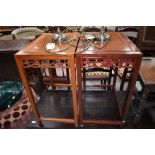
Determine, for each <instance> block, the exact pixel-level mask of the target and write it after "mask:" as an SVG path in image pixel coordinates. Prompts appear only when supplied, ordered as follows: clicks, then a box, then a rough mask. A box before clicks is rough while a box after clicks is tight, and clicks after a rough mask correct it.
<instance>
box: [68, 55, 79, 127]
mask: <svg viewBox="0 0 155 155" xmlns="http://www.w3.org/2000/svg"><path fill="white" fill-rule="evenodd" d="M69 61H70V63H69V65H70V73H71V83H72V100H73V111H74V123H75V127H78V109H77V94H76V72H75V61H74V56H73V57H72V58H71V59H70V60H69Z"/></svg>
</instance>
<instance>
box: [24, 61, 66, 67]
mask: <svg viewBox="0 0 155 155" xmlns="http://www.w3.org/2000/svg"><path fill="white" fill-rule="evenodd" d="M23 64H24V68H56V67H62V68H68V67H69V62H68V60H24V61H23Z"/></svg>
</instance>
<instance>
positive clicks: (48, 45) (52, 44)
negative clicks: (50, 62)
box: [46, 43, 55, 50]
mask: <svg viewBox="0 0 155 155" xmlns="http://www.w3.org/2000/svg"><path fill="white" fill-rule="evenodd" d="M53 49H55V43H48V44H47V45H46V50H53Z"/></svg>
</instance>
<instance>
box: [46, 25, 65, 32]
mask: <svg viewBox="0 0 155 155" xmlns="http://www.w3.org/2000/svg"><path fill="white" fill-rule="evenodd" d="M58 28H59V30H60V31H61V32H63V31H65V30H67V27H66V26H48V29H49V32H50V33H56V32H57V31H58Z"/></svg>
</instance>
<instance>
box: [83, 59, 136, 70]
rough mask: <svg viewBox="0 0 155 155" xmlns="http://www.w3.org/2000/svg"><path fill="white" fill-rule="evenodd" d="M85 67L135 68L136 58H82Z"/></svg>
mask: <svg viewBox="0 0 155 155" xmlns="http://www.w3.org/2000/svg"><path fill="white" fill-rule="evenodd" d="M81 64H82V66H83V68H110V67H118V68H121V67H124V68H125V67H127V68H131V69H132V68H134V66H135V60H134V59H106V58H88V59H87V58H84V59H82V60H81Z"/></svg>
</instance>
